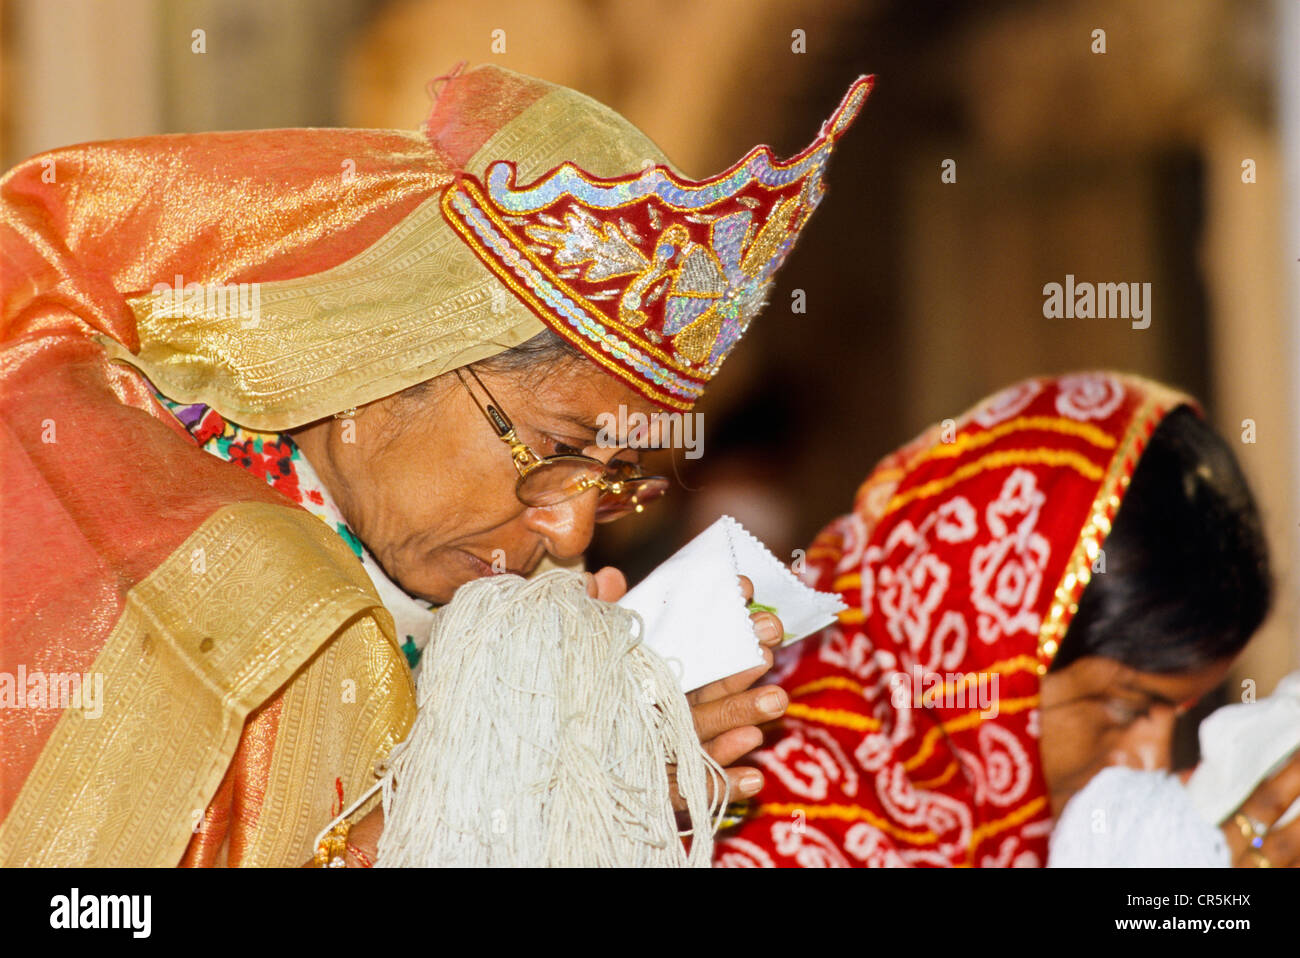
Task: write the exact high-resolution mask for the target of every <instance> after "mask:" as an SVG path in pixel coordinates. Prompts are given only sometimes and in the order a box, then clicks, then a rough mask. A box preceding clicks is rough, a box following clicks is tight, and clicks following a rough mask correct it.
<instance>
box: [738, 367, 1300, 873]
mask: <svg viewBox="0 0 1300 958" xmlns="http://www.w3.org/2000/svg"><path fill="white" fill-rule="evenodd" d="M808 559H809V569H808V578H809V580H810V582H811V583H812V584H814V585H816V586H818V587H820V588H823V589H834V590H836V591H838V592H840V594H841V595H842V597H843V598H844V600H845V602H846V603H847V604H848V605H849V610H848V611H846V612H845V613H843V614H842V615H841V617H840V622H839V624H838V625H837V626H835V627H832V628H830V629H827V630H826V631H825V632H824V633H823V634H822V635H821V636H820V637H819V639H818V640H817V641H815V642H807V643H804V644H803V646H802V648H799V647H795V648H791V649H789V650H788V652H790V653H792V654H791V655H790V657H789V658H788V659H786V660H784V661H783V662H782V663H781V665H780V667H779V675H780V676H781V684H782V685H783V686H784V687H785V688H786V689H787V690H788V692H789V696H790V705H789V708H788V709H787V712H786V714H785V717H784V718H783V719H782V722H781V728H780V729H779V731H777V732H776V733H775V734H774V737H773V740H772V741H771V742H770V743H769V744H768V745H767V746H766V747H765V748H764V749H762V750H761V751H759V752H758V753H756V757H757V760H758V763H759V765H760V767H762V768H763V769H764V770H765V772H766V773H767V777H768V783H769V784H768V786H767V787H766V788H765V789H764V791H763V794H762V796H761V803H760V804H757V805H755V806H754V807H752V808H751V809H750V814H749V816H748V818H747V819H746V820H745V821H744V822H743V823H742V824H741V825H740V827H738V828H737V829H736V830H734V831H733V832H731V833H729V834H728V835H727V837H726V838H725V839H723V840H722V841H720V842H719V845H718V850H717V858H716V860H717V861H718V862H719V863H720V864H723V865H736V866H740V865H744V866H752V865H764V866H771V865H789V866H814V865H869V866H955V867H968V866H973V867H984V866H1006V865H1021V866H1037V865H1044V864H1046V863H1047V857H1048V838H1049V835H1050V834H1051V832H1052V828H1053V823H1054V821H1055V820H1056V819H1058V818H1059V817H1060V815H1061V812H1062V810H1063V809H1064V807H1065V805H1066V803H1067V802H1068V801H1069V800H1070V799H1071V798H1072V797H1073V796H1074V795H1076V794H1077V793H1079V792H1080V790H1081V789H1083V787H1084V786H1085V785H1086V784H1087V783H1088V782H1089V781H1090V780H1091V779H1092V778H1093V777H1094V776H1095V775H1097V773H1098V772H1100V771H1101V770H1102V769H1103V768H1104V767H1106V766H1108V765H1112V764H1122V763H1128V764H1133V765H1137V766H1139V767H1150V768H1156V767H1160V766H1167V765H1168V763H1169V760H1170V754H1169V749H1170V744H1171V736H1172V731H1173V723H1174V720H1175V717H1176V716H1177V715H1178V714H1179V712H1180V711H1182V710H1184V709H1185V708H1186V707H1187V706H1188V705H1190V704H1191V703H1194V702H1195V701H1196V700H1197V699H1199V698H1201V697H1202V696H1204V695H1205V694H1206V693H1208V692H1210V691H1211V690H1212V689H1214V688H1215V687H1216V686H1217V685H1219V683H1221V682H1222V681H1223V679H1224V677H1225V675H1226V674H1227V672H1228V669H1229V667H1230V666H1231V664H1232V661H1233V659H1234V658H1235V657H1236V656H1237V654H1238V653H1239V652H1240V651H1241V649H1242V648H1243V647H1244V646H1245V644H1246V643H1247V641H1249V639H1250V637H1251V635H1252V634H1253V633H1254V632H1255V630H1256V628H1258V626H1259V624H1260V622H1261V621H1262V620H1263V618H1264V615H1265V613H1266V612H1267V610H1268V606H1269V600H1270V596H1271V580H1270V575H1269V569H1268V559H1267V550H1266V547H1265V543H1264V539H1263V536H1262V534H1261V532H1260V522H1259V515H1258V512H1257V510H1256V507H1255V503H1254V500H1253V498H1252V497H1251V494H1250V490H1249V489H1248V488H1247V486H1246V483H1245V480H1244V478H1243V477H1242V474H1241V470H1240V467H1239V466H1238V465H1237V462H1236V460H1235V459H1234V457H1233V455H1232V451H1231V449H1230V448H1229V447H1228V445H1227V444H1226V443H1225V442H1224V441H1223V440H1222V439H1221V438H1220V437H1218V436H1217V435H1216V434H1215V433H1214V432H1213V430H1211V429H1210V428H1209V427H1208V426H1207V425H1206V424H1205V422H1204V421H1203V420H1202V419H1201V417H1200V415H1199V409H1198V407H1197V405H1196V403H1195V402H1194V401H1193V400H1192V399H1190V398H1189V397H1187V396H1185V395H1182V394H1180V393H1177V392H1174V391H1173V390H1170V389H1167V388H1165V387H1163V386H1160V385H1158V384H1156V383H1152V382H1148V381H1146V380H1143V379H1139V378H1137V377H1131V376H1123V375H1118V374H1111V373H1104V372H1100V373H1084V374H1075V375H1068V376H1062V377H1059V378H1052V379H1046V378H1044V379H1030V380H1026V381H1024V382H1022V383H1019V384H1017V385H1015V386H1012V387H1010V388H1008V389H1006V390H1003V391H1002V392H1000V393H998V394H997V395H996V396H993V397H991V398H989V399H986V400H985V401H983V402H981V403H980V404H979V405H977V406H976V407H974V408H973V409H971V410H970V411H969V412H968V413H966V414H965V415H963V416H962V417H960V418H959V419H957V420H954V421H950V422H947V423H945V424H943V425H939V426H935V427H934V428H932V429H930V430H928V431H927V432H925V433H924V434H922V435H921V436H919V437H918V438H917V439H916V440H914V441H913V442H912V443H910V444H908V445H907V446H905V447H904V448H903V449H901V450H899V451H898V452H896V453H894V454H892V455H891V456H888V457H886V458H885V459H884V460H883V461H882V462H881V463H880V465H879V466H877V468H876V469H875V471H874V472H872V474H871V475H870V476H868V477H867V480H866V482H865V483H864V484H863V485H862V487H861V488H860V489H859V491H858V494H857V497H856V501H855V503H854V508H853V511H852V512H850V513H849V514H847V515H845V516H842V517H840V518H838V519H836V520H835V521H834V522H832V523H831V524H830V525H829V526H827V528H826V529H825V530H824V531H823V532H822V534H821V535H820V536H819V537H818V539H817V541H816V542H815V543H814V545H813V547H812V548H811V549H810V550H809V552H808ZM1297 796H1300V755H1297V756H1295V757H1294V758H1293V759H1292V760H1291V761H1290V762H1289V763H1288V764H1287V765H1286V766H1285V767H1283V768H1282V769H1281V770H1279V771H1277V772H1276V774H1274V775H1272V776H1271V777H1269V778H1267V779H1265V780H1264V781H1263V782H1262V783H1261V784H1260V785H1259V787H1258V788H1256V789H1255V790H1254V791H1253V793H1251V794H1250V795H1249V796H1244V797H1245V801H1244V803H1243V804H1242V805H1241V806H1240V807H1239V808H1238V809H1236V810H1235V814H1234V815H1232V816H1231V817H1230V818H1229V819H1228V820H1227V821H1226V822H1224V823H1222V831H1223V836H1224V839H1225V843H1226V845H1227V849H1228V851H1229V852H1231V855H1232V860H1233V862H1234V863H1235V864H1237V865H1240V866H1244V867H1264V866H1268V865H1294V864H1296V863H1297V862H1300V821H1296V822H1293V823H1290V824H1282V825H1281V826H1280V827H1275V825H1277V823H1278V822H1279V820H1281V819H1282V818H1283V813H1284V812H1285V811H1286V809H1287V808H1288V806H1290V805H1291V803H1292V802H1293V801H1295V800H1296V798H1297ZM1220 824H1221V823H1219V822H1212V823H1207V825H1206V827H1207V828H1210V826H1213V825H1220ZM1247 829H1248V830H1249V839H1248V837H1247ZM1211 834H1212V832H1211ZM1257 836H1262V841H1259V842H1256V841H1254V838H1255V837H1257Z"/></svg>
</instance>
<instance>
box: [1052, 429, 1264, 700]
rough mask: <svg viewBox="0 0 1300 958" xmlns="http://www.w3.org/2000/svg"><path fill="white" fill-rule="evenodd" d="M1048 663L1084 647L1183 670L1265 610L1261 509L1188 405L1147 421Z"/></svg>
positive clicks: (1151, 666)
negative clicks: (1150, 424)
mask: <svg viewBox="0 0 1300 958" xmlns="http://www.w3.org/2000/svg"><path fill="white" fill-rule="evenodd" d="M1102 550H1103V552H1104V554H1105V558H1104V561H1105V572H1104V573H1101V572H1100V571H1099V572H1098V573H1096V574H1094V575H1093V577H1092V580H1091V581H1090V582H1089V583H1088V585H1087V587H1086V588H1085V589H1084V590H1083V595H1082V596H1081V597H1080V599H1079V611H1078V613H1077V614H1076V615H1075V617H1074V620H1073V621H1072V622H1071V624H1070V628H1069V630H1068V631H1067V632H1066V635H1065V639H1064V640H1063V641H1062V643H1061V649H1060V651H1059V652H1058V653H1057V656H1056V659H1055V660H1054V661H1053V663H1052V669H1053V670H1056V669H1060V668H1064V667H1065V666H1066V665H1069V664H1070V663H1071V662H1073V661H1075V660H1076V659H1080V658H1083V657H1084V656H1092V655H1095V656H1103V657H1105V658H1109V659H1115V660H1117V661H1119V662H1122V663H1123V664H1125V665H1127V666H1129V667H1130V668H1134V669H1137V670H1139V671H1142V672H1157V673H1164V674H1169V673H1178V672H1192V671H1196V670H1197V669H1200V668H1204V667H1206V666H1208V665H1210V664H1212V663H1214V662H1219V661H1222V660H1223V659H1226V658H1230V657H1232V656H1234V655H1236V654H1237V653H1238V652H1240V651H1241V649H1242V648H1243V647H1244V646H1245V645H1246V643H1247V642H1248V641H1249V640H1250V637H1251V635H1252V634H1254V632H1255V630H1256V629H1257V628H1258V627H1259V624H1260V623H1261V622H1262V621H1263V620H1264V617H1265V615H1266V614H1267V613H1268V608H1269V604H1270V601H1271V599H1272V581H1271V577H1270V574H1269V567H1268V549H1267V545H1266V544H1265V541H1264V535H1263V532H1262V531H1261V528H1260V518H1259V510H1258V509H1257V508H1256V506H1255V500H1254V497H1253V496H1252V495H1251V493H1250V489H1249V487H1248V486H1247V485H1246V480H1245V477H1244V476H1243V475H1242V473H1241V467H1240V466H1239V465H1238V464H1237V460H1236V458H1235V457H1234V456H1233V454H1232V450H1231V449H1229V448H1228V444H1227V443H1226V442H1224V440H1223V439H1222V438H1220V437H1219V436H1218V435H1217V434H1216V433H1215V432H1214V430H1213V429H1211V428H1210V427H1209V426H1208V425H1206V423H1205V422H1204V421H1203V420H1202V419H1201V418H1200V417H1199V416H1198V415H1197V414H1196V413H1195V412H1194V411H1193V410H1191V409H1190V408H1187V407H1181V408H1179V409H1176V410H1174V411H1173V412H1172V413H1170V414H1169V415H1168V416H1167V417H1165V419H1164V421H1163V422H1161V423H1160V425H1159V426H1158V427H1156V429H1155V431H1154V432H1153V433H1152V435H1151V440H1150V442H1149V444H1148V445H1147V449H1146V452H1145V453H1144V454H1143V455H1142V457H1141V458H1140V459H1139V460H1138V464H1137V468H1136V469H1135V470H1134V471H1133V477H1132V481H1131V482H1130V484H1129V488H1128V492H1127V494H1126V495H1125V496H1124V499H1123V501H1122V502H1121V504H1120V508H1119V512H1118V513H1117V514H1116V516H1115V520H1114V523H1113V524H1112V527H1111V531H1110V535H1109V536H1107V537H1106V539H1105V541H1104V542H1103V543H1102Z"/></svg>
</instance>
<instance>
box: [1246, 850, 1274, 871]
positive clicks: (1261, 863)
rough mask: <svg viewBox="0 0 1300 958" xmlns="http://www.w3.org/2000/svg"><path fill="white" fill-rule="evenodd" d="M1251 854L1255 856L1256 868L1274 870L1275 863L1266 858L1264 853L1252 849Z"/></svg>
mask: <svg viewBox="0 0 1300 958" xmlns="http://www.w3.org/2000/svg"><path fill="white" fill-rule="evenodd" d="M1250 853H1251V854H1252V855H1254V856H1255V867H1256V868H1272V867H1273V863H1272V862H1271V861H1269V860H1268V859H1267V858H1266V857H1264V853H1263V852H1261V851H1260V850H1259V849H1257V848H1252V849H1250Z"/></svg>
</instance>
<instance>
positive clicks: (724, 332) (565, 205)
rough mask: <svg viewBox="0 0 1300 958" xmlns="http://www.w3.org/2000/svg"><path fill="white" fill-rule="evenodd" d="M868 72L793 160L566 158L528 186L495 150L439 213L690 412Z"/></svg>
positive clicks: (540, 305) (575, 339) (554, 311)
mask: <svg viewBox="0 0 1300 958" xmlns="http://www.w3.org/2000/svg"><path fill="white" fill-rule="evenodd" d="M873 81H874V77H869V76H863V77H859V78H858V79H857V80H856V81H854V83H853V85H852V86H850V87H849V89H848V92H847V93H846V94H845V95H844V98H843V99H842V100H841V101H840V105H839V106H838V107H837V108H836V110H835V112H834V113H833V114H832V115H831V117H830V119H829V120H827V121H826V122H825V123H823V124H822V128H821V131H820V133H819V134H818V135H817V138H816V139H815V140H813V142H812V143H811V144H810V145H809V146H808V147H807V148H806V149H804V150H803V151H802V152H801V153H799V154H797V155H796V156H794V157H793V158H791V159H790V160H787V161H785V162H780V161H778V160H776V159H775V158H774V157H773V155H772V151H771V150H770V149H769V148H768V147H766V146H759V147H755V148H754V149H753V150H751V151H750V152H749V153H748V154H747V155H746V156H745V157H744V158H743V159H742V160H740V162H738V163H736V164H735V165H734V166H732V167H731V168H730V169H728V170H727V171H726V172H724V173H720V174H718V175H717V176H714V177H711V178H709V179H706V180H700V181H698V182H692V181H687V180H682V179H681V178H679V177H678V176H676V175H675V174H673V172H672V171H671V170H669V169H668V168H666V167H664V166H653V167H648V168H646V169H645V170H643V171H641V172H639V173H632V174H628V175H626V176H621V177H617V178H614V179H600V178H598V177H593V176H590V175H588V174H587V173H585V172H584V171H583V170H581V169H579V168H578V167H577V166H576V165H574V164H573V163H562V164H560V165H559V166H557V167H555V169H553V170H551V171H550V172H549V173H546V174H545V175H543V176H541V177H540V178H539V179H537V181H536V182H534V183H533V184H531V185H530V186H519V185H517V184H516V183H515V176H516V170H515V165H514V163H513V162H511V161H508V160H506V161H499V162H496V163H492V164H491V165H489V166H488V168H487V171H486V173H485V179H486V183H484V182H481V181H480V180H478V178H477V177H475V176H473V175H472V174H469V173H463V174H461V175H459V176H458V177H457V180H456V182H455V183H453V184H451V185H450V186H448V187H447V189H446V191H445V192H444V193H443V196H442V210H443V215H444V216H445V217H446V219H447V221H448V222H449V223H450V224H451V225H452V227H454V228H455V229H456V231H457V232H458V233H459V234H460V236H461V237H462V238H463V239H464V240H465V242H466V243H468V244H469V246H470V248H471V249H473V250H474V252H475V253H476V254H477V255H478V256H479V258H480V259H482V260H483V262H484V263H485V264H486V265H487V266H488V267H489V268H490V269H491V270H492V271H493V272H494V273H495V274H496V275H497V277H498V278H499V279H500V280H501V281H502V282H503V283H505V284H506V285H507V286H509V287H510V289H512V290H513V291H514V293H515V294H516V295H517V296H518V297H519V298H520V299H521V300H522V301H523V302H524V303H525V304H526V305H527V306H528V307H529V308H530V309H532V310H533V312H535V313H536V314H537V315H538V317H540V318H541V320H542V322H544V323H546V325H547V326H549V327H550V328H551V329H552V330H554V331H555V332H556V333H557V334H559V335H560V336H562V337H564V338H565V339H566V340H567V341H569V342H570V343H572V344H573V345H574V346H576V347H577V348H578V349H580V350H582V351H583V352H584V353H586V354H587V355H588V356H590V357H591V358H592V359H594V360H595V361H596V362H599V363H600V364H601V365H603V366H604V367H605V368H607V369H608V370H610V371H611V372H613V373H615V374H616V375H618V376H620V377H622V378H623V379H625V380H626V381H627V382H629V383H630V384H631V385H632V386H633V387H634V388H636V389H638V390H639V391H640V392H642V393H643V394H644V395H646V396H647V397H649V398H650V399H652V400H653V401H655V402H656V403H658V404H660V405H662V406H666V407H668V408H672V409H689V408H690V407H691V406H692V405H693V404H694V403H695V400H696V399H698V398H699V396H700V394H701V393H702V392H703V391H704V387H705V385H706V384H707V383H708V381H709V380H710V379H711V378H712V377H713V375H714V374H715V373H716V372H717V371H718V368H719V367H720V366H721V365H722V362H723V360H724V359H726V358H727V355H728V354H729V353H730V352H731V350H732V348H733V347H735V345H736V343H737V342H738V341H739V340H740V337H741V336H743V335H744V334H745V330H746V329H747V328H748V327H749V324H750V322H751V321H752V320H753V318H754V317H755V316H756V315H757V314H758V312H759V311H760V310H761V309H762V307H763V305H764V304H765V302H766V300H767V297H768V295H769V292H770V290H771V286H772V279H773V276H774V275H775V273H776V271H777V269H779V268H780V266H781V264H782V263H783V262H784V261H785V258H786V256H788V255H789V253H790V250H791V248H792V247H793V246H794V243H795V240H796V239H797V238H798V236H799V231H800V230H802V229H803V226H804V224H805V223H806V222H807V221H808V217H809V216H810V215H811V214H812V211H813V210H814V209H815V208H816V207H817V204H818V203H820V202H821V200H822V197H823V195H824V194H825V192H826V190H825V187H824V186H823V185H822V177H823V174H824V172H825V169H826V164H827V161H828V160H829V159H830V154H831V150H832V149H833V148H834V146H835V142H836V141H837V140H838V139H839V138H840V137H841V136H842V135H843V133H844V131H845V130H846V129H848V127H849V125H850V124H851V123H852V122H853V120H854V118H855V117H856V116H857V114H858V112H859V110H860V109H861V107H862V103H863V101H864V100H865V99H866V96H867V94H868V93H869V92H870V91H871V87H872V84H873Z"/></svg>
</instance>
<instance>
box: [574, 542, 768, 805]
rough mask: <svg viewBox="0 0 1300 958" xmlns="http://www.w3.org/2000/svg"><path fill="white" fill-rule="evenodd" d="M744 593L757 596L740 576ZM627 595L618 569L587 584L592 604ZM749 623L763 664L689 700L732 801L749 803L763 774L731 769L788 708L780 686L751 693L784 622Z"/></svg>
mask: <svg viewBox="0 0 1300 958" xmlns="http://www.w3.org/2000/svg"><path fill="white" fill-rule="evenodd" d="M740 589H741V592H743V593H744V596H745V601H746V602H748V601H749V600H750V599H752V598H753V597H754V584H753V583H752V582H750V581H749V579H748V578H747V577H746V576H743V575H742V576H741V577H740ZM625 592H627V580H626V579H625V578H623V573H621V572H619V571H618V570H617V569H612V568H609V567H606V568H604V569H601V570H600V571H599V572H597V573H595V574H594V575H592V576H590V578H589V579H588V580H587V594H588V595H590V596H591V597H592V598H593V599H600V600H602V601H604V602H617V601H618V600H619V599H621V598H622V597H623V594H624V593H625ZM750 619H751V620H753V623H754V632H755V634H756V635H757V636H758V641H759V644H760V645H762V647H763V664H762V665H756V666H754V667H753V668H752V669H749V670H747V671H745V672H739V673H737V674H735V675H729V676H727V677H726V678H725V679H719V680H718V681H716V682H711V683H710V684H708V685H705V686H703V687H702V688H698V689H696V690H695V691H694V692H690V693H688V694H687V696H686V701H687V702H688V703H690V706H691V715H692V716H693V717H694V719H695V731H696V734H698V735H699V737H700V743H701V744H702V745H703V746H704V750H705V751H706V752H708V753H709V754H710V755H711V756H713V760H714V761H715V762H717V763H718V764H719V765H721V766H722V767H723V768H724V769H726V772H727V778H728V779H729V780H730V783H731V795H732V797H733V798H748V797H749V796H751V795H753V794H755V793H756V792H758V790H759V789H761V788H762V787H763V773H762V772H760V771H759V770H758V769H756V768H749V767H746V766H737V767H735V768H730V767H729V766H730V765H731V763H732V762H735V761H736V760H737V759H739V758H740V757H741V756H743V755H745V754H747V753H749V752H752V751H753V750H754V749H756V748H758V746H759V745H761V744H762V742H763V733H762V732H761V731H760V730H759V728H758V726H759V724H760V723H763V722H770V721H772V720H773V719H777V718H780V717H781V715H782V714H783V713H784V712H785V707H786V705H787V704H789V700H788V699H787V697H786V694H785V691H784V690H783V689H781V688H780V687H778V686H775V685H764V686H760V687H758V688H756V689H751V688H750V686H751V685H753V684H754V683H755V682H757V681H758V680H759V679H760V678H762V676H763V675H764V674H765V673H766V672H767V670H768V669H770V668H771V667H772V653H773V651H774V650H775V649H776V648H777V647H778V646H779V645H780V644H781V639H782V638H783V637H784V636H785V628H784V626H782V624H781V620H780V619H779V618H777V617H776V616H775V615H773V614H772V613H771V612H755V613H754V614H753V615H751V616H750ZM668 776H669V780H670V782H671V784H672V799H673V808H675V809H677V810H678V811H684V810H685V808H686V803H685V802H684V801H682V798H681V795H680V794H679V793H678V791H677V783H676V767H675V766H669V769H668Z"/></svg>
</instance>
